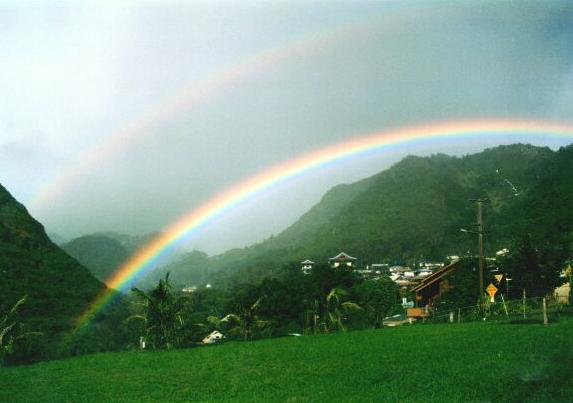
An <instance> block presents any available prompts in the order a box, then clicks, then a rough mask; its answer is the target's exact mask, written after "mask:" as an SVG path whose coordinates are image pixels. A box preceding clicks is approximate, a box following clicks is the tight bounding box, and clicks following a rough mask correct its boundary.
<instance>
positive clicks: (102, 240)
mask: <svg viewBox="0 0 573 403" xmlns="http://www.w3.org/2000/svg"><path fill="white" fill-rule="evenodd" d="M158 235H160V233H159V232H152V233H148V234H144V235H128V234H120V233H117V232H98V233H95V234H89V235H84V236H81V237H78V238H75V239H72V240H71V241H70V242H67V243H64V244H62V245H61V248H62V249H63V250H65V251H66V253H68V254H69V255H70V256H72V257H73V258H75V259H76V260H78V261H79V262H80V263H81V264H82V265H83V266H85V267H86V268H87V269H88V270H89V271H90V272H91V273H92V274H93V275H94V276H95V277H96V278H97V279H98V280H100V281H105V280H106V279H107V278H109V277H110V275H111V274H112V273H114V272H115V271H116V270H117V269H118V268H119V267H120V266H121V264H122V263H124V262H125V261H126V260H127V259H128V258H129V257H130V256H131V255H132V254H133V253H135V252H136V251H137V250H138V249H139V248H141V247H142V246H144V245H145V244H147V243H148V242H150V241H151V240H152V239H153V238H155V237H157V236H158ZM180 257H182V256H181V253H177V252H176V253H173V254H172V255H171V256H169V257H167V258H166V260H167V262H170V261H174V260H177V259H178V258H180ZM161 277H162V276H158V275H155V274H154V275H153V276H152V277H150V278H148V279H145V280H144V281H143V282H142V283H140V284H139V285H140V286H148V285H150V284H153V283H155V282H157V280H158V279H159V278H161Z"/></svg>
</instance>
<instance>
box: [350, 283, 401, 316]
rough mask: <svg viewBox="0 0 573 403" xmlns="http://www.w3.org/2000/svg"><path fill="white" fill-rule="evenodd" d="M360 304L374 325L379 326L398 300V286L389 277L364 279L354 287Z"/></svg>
mask: <svg viewBox="0 0 573 403" xmlns="http://www.w3.org/2000/svg"><path fill="white" fill-rule="evenodd" d="M355 292H356V294H357V296H358V300H359V302H360V306H362V308H364V310H365V311H366V314H367V315H368V317H369V319H370V322H371V323H372V324H373V325H374V327H380V326H381V325H382V321H383V319H384V318H385V317H386V316H388V314H389V313H390V310H391V309H392V308H393V307H395V306H396V305H397V304H398V302H399V301H400V288H399V287H398V285H397V284H396V283H395V282H393V281H392V280H391V279H390V278H389V277H386V276H384V277H383V278H381V279H379V280H366V281H364V282H362V283H361V284H359V285H358V286H357V287H355Z"/></svg>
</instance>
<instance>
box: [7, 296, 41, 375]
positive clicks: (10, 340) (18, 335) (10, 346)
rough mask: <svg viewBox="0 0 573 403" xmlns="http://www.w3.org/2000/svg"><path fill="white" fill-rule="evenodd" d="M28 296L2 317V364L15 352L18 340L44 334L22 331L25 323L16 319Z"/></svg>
mask: <svg viewBox="0 0 573 403" xmlns="http://www.w3.org/2000/svg"><path fill="white" fill-rule="evenodd" d="M26 298H27V296H26V295H25V296H24V297H22V298H20V300H18V302H16V304H14V306H13V307H12V308H11V309H10V310H9V311H8V312H6V313H5V314H4V315H3V316H2V317H1V318H0V364H3V363H4V359H5V358H6V357H7V356H8V355H9V354H11V353H13V352H14V347H15V344H16V342H17V341H18V340H21V339H23V338H24V337H27V336H31V335H41V334H42V333H40V332H26V333H22V332H21V330H22V327H23V324H22V323H20V322H18V321H17V320H16V315H17V312H18V309H19V308H20V306H22V305H23V304H24V303H25V302H26Z"/></svg>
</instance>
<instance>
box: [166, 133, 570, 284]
mask: <svg viewBox="0 0 573 403" xmlns="http://www.w3.org/2000/svg"><path fill="white" fill-rule="evenodd" d="M571 177H573V146H569V147H566V148H562V149H560V150H559V151H556V152H554V151H552V150H550V149H549V148H540V147H534V146H531V145H523V144H515V145H510V146H500V147H496V148H493V149H488V150H485V151H483V152H481V153H478V154H474V155H468V156H464V157H452V156H447V155H443V154H439V155H433V156H431V157H413V156H411V157H407V158H405V159H403V160H402V161H400V162H399V163H397V164H395V165H394V166H392V167H391V168H390V169H388V170H386V171H384V172H381V173H379V174H377V175H374V176H372V177H370V178H367V179H364V180H362V181H359V182H356V183H353V184H348V185H340V186H336V187H334V188H333V189H332V190H330V191H329V192H328V193H326V194H325V196H324V197H323V199H322V200H321V201H320V202H319V203H318V204H317V205H315V206H314V207H313V208H311V209H310V210H309V211H308V212H307V213H306V214H304V215H303V216H302V217H301V218H300V219H299V220H298V221H297V222H295V223H294V224H293V225H292V226H290V227H289V228H287V229H286V230H285V231H283V232H282V233H280V234H279V235H277V236H273V237H271V238H269V239H267V240H266V241H264V242H262V243H259V244H256V245H253V246H251V247H247V248H243V249H235V250H231V251H228V252H226V253H224V254H221V255H218V256H214V257H211V258H209V259H208V260H207V261H205V259H195V258H193V257H191V256H190V257H188V258H187V259H184V260H181V261H179V262H176V263H174V264H171V265H169V266H168V267H165V268H164V269H163V270H162V271H170V272H171V273H172V274H173V276H174V278H176V277H179V278H185V279H186V280H187V279H188V280H187V281H188V282H191V283H194V284H197V283H201V282H207V281H209V282H212V283H214V284H217V285H219V286H223V287H225V286H228V285H229V284H232V283H235V282H237V281H240V282H253V281H258V280H260V279H261V278H262V277H264V276H265V275H268V274H271V273H273V274H276V270H277V268H278V267H281V266H282V265H283V264H284V263H286V262H289V261H295V262H300V261H302V260H304V259H311V260H313V261H315V262H322V261H326V259H328V258H329V257H331V256H333V255H335V254H336V253H338V252H340V251H345V252H347V253H350V254H351V255H353V256H356V257H358V258H359V264H360V265H365V264H370V263H380V262H404V261H406V262H407V263H412V261H414V260H421V259H433V260H441V259H443V258H444V257H445V256H446V255H450V254H456V255H463V254H466V253H468V252H470V253H475V239H474V237H473V236H471V235H468V234H462V233H461V232H460V228H467V229H470V230H471V229H473V225H474V224H475V222H476V208H475V204H474V203H472V202H470V199H472V198H478V197H487V198H489V199H490V201H491V203H489V204H487V205H486V206H485V208H484V217H485V223H486V231H487V238H486V253H488V254H493V253H494V252H495V251H497V250H499V249H501V248H503V247H511V246H512V245H513V242H514V241H515V240H516V239H519V238H520V237H522V236H523V235H524V234H527V233H529V234H531V236H532V238H533V240H534V241H535V242H537V241H539V242H546V241H548V240H554V241H559V242H561V241H562V240H563V239H566V238H567V237H569V238H570V237H571V234H572V233H573V216H572V215H571V214H570V211H569V209H570V206H571V205H572V204H573V181H571ZM516 191H517V192H518V194H519V195H518V196H515V192H516ZM195 257H197V255H195ZM179 273H185V274H179Z"/></svg>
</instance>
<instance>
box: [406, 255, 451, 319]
mask: <svg viewBox="0 0 573 403" xmlns="http://www.w3.org/2000/svg"><path fill="white" fill-rule="evenodd" d="M458 263H459V261H455V262H453V263H451V264H449V265H447V266H445V267H443V268H441V269H440V270H438V271H436V272H434V273H432V274H430V275H429V276H428V277H425V278H424V279H423V280H422V281H420V283H419V284H418V285H417V286H415V287H414V288H412V290H411V291H412V292H414V293H415V294H416V297H415V301H416V307H415V308H409V309H408V310H407V315H408V317H425V316H428V307H431V306H432V304H433V303H434V300H435V299H436V298H437V297H439V296H440V295H442V293H443V292H444V291H446V290H448V289H449V288H450V287H451V286H450V283H449V281H448V279H447V277H448V275H449V274H450V273H451V272H453V271H454V270H455V269H456V267H457V266H458Z"/></svg>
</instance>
